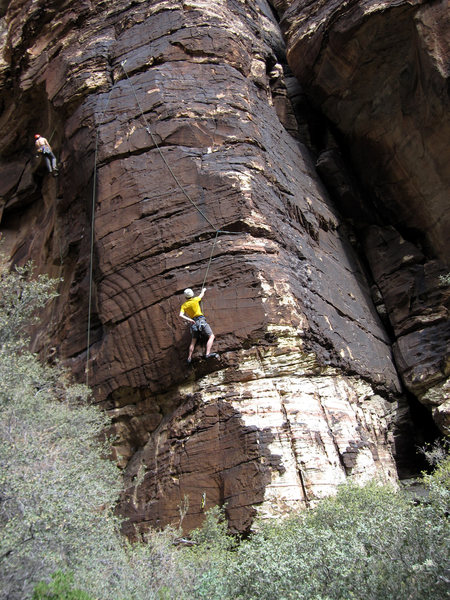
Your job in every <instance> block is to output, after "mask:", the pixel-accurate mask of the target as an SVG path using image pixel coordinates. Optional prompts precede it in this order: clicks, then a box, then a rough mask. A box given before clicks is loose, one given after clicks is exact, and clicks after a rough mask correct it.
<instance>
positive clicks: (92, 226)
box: [85, 86, 114, 385]
mask: <svg viewBox="0 0 450 600" xmlns="http://www.w3.org/2000/svg"><path fill="white" fill-rule="evenodd" d="M113 87H114V86H112V87H111V89H110V90H109V94H108V97H107V99H106V104H105V108H104V109H103V112H102V113H101V116H102V117H103V115H104V114H105V112H106V109H107V108H108V104H109V101H110V98H111V92H112V91H113ZM94 118H95V117H94ZM100 125H101V123H100ZM95 128H96V135H95V151H94V178H93V183H92V204H91V248H90V255H89V294H88V322H87V336H86V337H87V340H86V367H85V373H86V385H89V350H90V347H91V313H92V286H93V264H94V226H95V203H96V194H97V156H98V138H99V129H98V125H96V127H95Z"/></svg>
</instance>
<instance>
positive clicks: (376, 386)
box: [0, 0, 449, 536]
mask: <svg viewBox="0 0 450 600" xmlns="http://www.w3.org/2000/svg"><path fill="white" fill-rule="evenodd" d="M445 5H446V3H445V2H420V1H415V2H412V1H410V2H402V1H398V0H397V1H394V0H393V1H390V2H387V1H385V2H379V1H378V2H375V1H370V0H365V1H359V2H356V1H352V2H351V1H349V2H336V1H331V0H330V1H325V0H324V1H321V2H316V3H305V2H300V1H298V2H296V1H295V0H294V1H282V0H279V1H276V2H273V5H272V6H270V5H269V4H268V3H267V2H266V1H265V0H255V1H251V2H250V1H249V2H247V1H244V0H228V1H225V0H215V1H205V0H188V1H186V2H182V1H176V0H153V1H150V2H149V1H148V0H146V1H143V0H134V1H133V2H131V1H130V0H114V1H109V2H97V3H94V2H90V1H89V0H78V1H76V2H68V1H67V0H66V1H64V0H52V1H50V2H48V1H47V2H44V1H43V0H28V1H26V0H10V1H9V2H7V1H6V2H3V3H2V4H0V14H2V18H1V21H0V23H1V25H0V27H1V29H0V36H1V37H0V40H1V42H0V43H1V54H0V82H1V107H2V114H1V117H0V152H1V156H2V163H1V166H0V173H1V179H0V196H1V199H2V200H1V207H2V208H1V211H2V221H1V228H2V233H3V249H4V251H6V252H7V254H8V256H9V257H10V260H11V263H12V264H14V263H22V262H24V261H26V260H27V259H28V258H32V259H33V260H34V261H35V263H36V264H37V267H38V269H39V270H40V271H45V272H49V273H50V274H51V275H54V276H61V277H63V282H62V283H61V286H60V296H59V298H58V299H57V300H56V301H55V302H54V305H53V306H52V307H51V308H50V310H49V311H48V314H47V315H46V316H45V322H44V323H45V324H44V326H43V327H42V328H41V329H40V331H39V332H37V335H36V338H35V342H34V344H35V348H36V349H37V350H39V351H40V352H41V354H42V356H43V357H46V356H49V355H50V354H52V353H53V350H52V349H53V348H56V353H57V355H58V357H59V358H60V359H61V360H62V361H64V362H65V363H67V364H68V365H69V366H70V367H71V369H72V370H73V372H74V373H75V374H76V376H77V377H78V378H79V379H80V380H83V379H84V377H85V369H86V362H88V368H87V373H88V377H89V379H88V380H89V384H90V385H91V386H92V387H93V389H94V394H95V398H96V400H97V401H98V402H99V403H101V405H102V406H103V407H104V408H105V410H108V411H109V412H110V414H111V415H112V417H113V419H114V427H115V434H116V436H117V442H116V445H115V448H116V459H117V461H118V463H119V464H120V466H121V468H122V469H123V473H124V493H123V498H122V505H121V509H122V511H123V512H124V513H125V514H126V515H127V517H128V521H127V526H126V532H127V533H128V534H129V535H131V536H133V535H135V534H136V533H137V532H139V531H144V530H145V529H146V528H147V527H148V526H149V525H163V524H165V523H168V522H175V521H177V520H178V519H179V506H180V505H181V504H183V502H184V498H185V497H188V499H189V506H188V508H187V513H186V516H185V518H184V521H183V525H184V526H185V527H186V528H190V527H193V526H195V525H197V524H198V523H199V522H200V521H201V519H202V513H203V511H204V509H205V508H208V507H210V506H212V505H214V504H217V503H219V504H223V503H226V506H227V513H228V517H229V520H230V524H231V526H232V528H235V529H240V530H245V529H247V528H248V527H250V525H251V522H252V519H253V518H254V516H255V514H256V513H257V512H258V513H260V514H262V515H264V514H274V513H275V514H277V513H281V514H282V513H285V512H286V511H287V510H289V509H290V508H292V507H298V506H302V505H303V506H304V505H309V504H310V503H313V502H315V501H317V500H318V499H320V498H321V497H323V496H324V495H326V494H329V493H332V491H333V490H334V489H335V488H336V486H337V485H338V484H339V483H340V482H342V481H344V480H345V479H346V478H347V477H351V478H353V479H355V480H359V481H361V480H364V479H366V478H370V477H374V476H379V477H381V478H383V479H385V480H391V481H396V480H397V477H398V472H400V475H401V476H403V477H404V476H408V475H409V474H411V469H413V466H412V464H411V461H410V460H409V457H410V456H411V455H412V454H413V452H414V445H415V444H416V443H417V441H420V439H423V435H425V434H424V432H423V428H422V430H421V425H423V423H426V422H427V419H428V415H430V417H429V423H428V425H427V428H428V431H429V432H430V431H431V433H432V434H434V431H433V429H432V428H433V425H432V422H431V417H433V418H434V420H435V423H436V424H437V425H438V426H439V427H440V429H441V431H444V432H445V431H446V430H447V428H448V426H449V416H448V415H449V397H448V384H447V383H446V378H447V376H448V353H447V346H446V345H447V344H448V327H449V325H448V317H447V315H448V312H447V311H448V286H447V287H446V286H445V285H444V284H443V283H442V276H445V275H447V273H448V265H447V264H446V259H447V257H448V236H447V235H446V233H447V231H448V214H447V210H446V209H447V204H448V180H449V170H448V150H447V144H446V141H447V140H448V137H449V136H448V133H449V116H448V115H449V112H448V92H447V89H448V71H449V57H448V36H449V33H448V32H449V28H448V14H447V13H446V8H445ZM36 132H39V133H41V134H42V135H45V136H46V137H49V138H50V137H51V141H52V145H53V148H54V150H55V152H56V154H57V155H58V157H59V159H60V161H61V165H62V166H61V171H60V176H59V178H57V179H56V178H51V177H50V176H49V175H48V174H47V173H46V171H45V168H44V167H43V165H41V164H39V162H38V161H36V159H35V158H34V151H33V141H34V140H33V134H34V133H36ZM92 207H93V210H92ZM91 274H92V286H91V285H90V279H91V278H90V275H91ZM206 275H207V280H206V287H207V288H208V290H207V293H206V296H205V301H204V311H205V313H206V315H207V317H208V321H209V322H210V324H211V326H212V327H213V329H214V332H215V334H216V337H217V339H216V342H215V349H216V350H217V351H218V352H219V353H220V359H219V360H209V361H205V360H204V359H202V358H201V348H198V350H197V354H196V358H195V360H194V362H193V365H192V367H190V368H188V366H187V364H186V355H187V346H188V344H189V338H190V336H189V330H188V328H186V327H185V325H184V324H183V322H182V321H181V320H180V318H179V317H178V313H179V308H180V305H181V303H182V301H183V298H182V290H183V289H184V288H185V287H188V286H189V287H192V288H194V290H196V291H197V290H199V289H200V287H201V285H202V282H203V280H204V278H205V276H206ZM89 304H91V311H90V315H89V325H90V330H89V334H88V331H87V324H88V306H89ZM88 343H89V351H88V352H87V344H88ZM446 386H447V387H446ZM417 400H419V401H420V402H421V403H422V404H423V405H424V406H426V409H420V406H422V405H419V404H418V402H417ZM411 403H412V404H411ZM409 404H411V407H412V409H413V410H412V413H411V411H410V408H409ZM417 413H418V414H419V420H420V421H421V423H417V422H416V424H414V415H415V414H417ZM416 421H417V419H416ZM421 436H422V437H421Z"/></svg>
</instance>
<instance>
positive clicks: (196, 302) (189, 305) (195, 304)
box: [180, 296, 203, 319]
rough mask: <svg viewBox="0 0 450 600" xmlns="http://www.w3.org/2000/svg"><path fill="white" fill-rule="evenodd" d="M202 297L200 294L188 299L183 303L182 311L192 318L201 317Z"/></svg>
mask: <svg viewBox="0 0 450 600" xmlns="http://www.w3.org/2000/svg"><path fill="white" fill-rule="evenodd" d="M200 302H201V298H200V297H199V296H195V298H191V299H190V300H187V301H186V302H185V303H184V304H182V305H181V311H180V312H181V313H182V314H184V313H186V314H187V316H188V317H189V318H191V319H193V318H194V317H201V316H202V315H203V313H202V309H201V308H200Z"/></svg>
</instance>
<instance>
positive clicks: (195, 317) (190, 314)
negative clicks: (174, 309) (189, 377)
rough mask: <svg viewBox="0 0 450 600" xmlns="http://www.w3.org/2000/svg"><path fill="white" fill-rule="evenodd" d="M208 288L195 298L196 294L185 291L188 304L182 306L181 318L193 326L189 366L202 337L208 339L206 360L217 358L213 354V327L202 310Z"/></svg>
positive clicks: (188, 290) (188, 289)
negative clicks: (201, 304) (201, 303)
mask: <svg viewBox="0 0 450 600" xmlns="http://www.w3.org/2000/svg"><path fill="white" fill-rule="evenodd" d="M205 292H206V288H203V289H202V291H201V292H200V295H199V296H194V292H193V291H192V290H191V289H190V288H187V289H185V290H184V296H185V298H186V302H184V303H183V304H182V305H181V310H180V317H181V318H182V319H184V320H185V321H188V322H189V323H192V325H191V335H192V339H191V344H190V346H189V354H188V359H187V361H188V364H190V363H191V362H192V353H193V352H194V348H195V344H196V343H197V340H198V339H199V338H200V337H207V338H208V339H207V341H206V354H205V358H217V356H218V355H217V354H215V353H214V352H211V348H212V345H213V342H214V334H213V332H212V329H211V327H210V326H209V325H208V323H207V321H206V318H205V315H204V314H203V313H202V309H201V308H200V302H201V300H202V298H203V296H204V295H205Z"/></svg>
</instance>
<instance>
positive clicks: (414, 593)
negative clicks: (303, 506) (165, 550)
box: [192, 460, 450, 600]
mask: <svg viewBox="0 0 450 600" xmlns="http://www.w3.org/2000/svg"><path fill="white" fill-rule="evenodd" d="M448 465H449V461H448V460H447V461H446V466H444V465H441V467H440V468H439V469H438V472H437V473H436V474H435V475H434V476H429V477H428V478H426V479H425V482H426V484H427V485H428V488H429V490H430V496H429V499H428V501H427V502H425V503H423V504H419V505H415V504H413V503H412V502H411V501H410V499H409V498H408V497H407V496H406V495H405V494H404V493H402V492H397V491H395V490H394V489H392V488H390V487H385V486H381V485H378V484H376V483H372V484H369V485H366V486H364V487H358V486H355V485H351V484H347V485H344V486H342V487H341V488H340V490H339V492H338V494H337V496H336V497H332V498H328V499H326V500H324V501H323V502H321V504H320V505H319V506H318V507H317V508H315V509H313V510H310V511H305V512H302V513H300V514H298V515H295V516H292V517H291V518H288V519H286V520H285V521H282V522H276V521H268V522H265V523H261V524H260V531H259V532H258V533H256V534H255V535H253V536H252V537H251V538H250V539H249V540H247V541H243V542H242V543H241V544H240V545H239V546H238V547H237V548H236V549H231V550H230V549H226V540H225V541H224V539H223V538H224V534H222V539H220V536H219V539H217V540H216V543H215V544H211V540H209V541H208V544H207V545H206V546H205V545H204V543H203V544H201V545H200V546H199V547H197V548H196V549H195V551H194V552H192V554H195V558H196V559H198V557H199V556H202V553H204V554H205V558H204V560H203V566H205V567H206V568H205V569H204V570H203V572H201V569H200V568H199V566H197V573H199V576H198V577H197V581H196V586H195V588H194V593H193V595H192V597H193V598H205V599H206V598H208V600H227V599H230V600H231V599H233V600H274V599H277V600H293V599H298V600H300V599H301V600H350V599H361V600H386V598H389V599H390V600H395V599H398V600H404V599H405V598H408V600H425V599H426V600H443V598H446V597H449V585H448V584H449V575H450V572H449V562H448V556H449V550H450V544H449V525H448V517H447V515H448V512H446V511H448V508H449V507H448V489H449V488H448V472H449V471H448V469H449V466H448ZM445 497H446V498H447V505H445V503H444V501H443V499H444V498H445ZM209 528H210V529H211V525H209ZM206 555H207V556H206Z"/></svg>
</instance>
